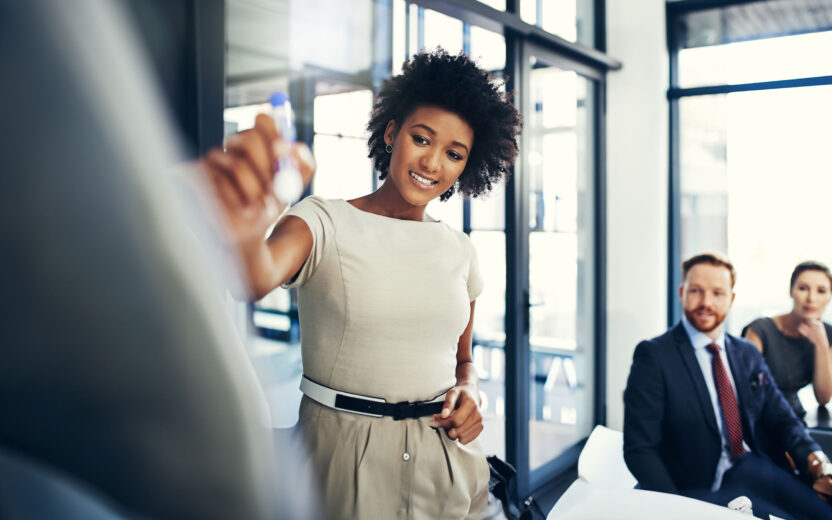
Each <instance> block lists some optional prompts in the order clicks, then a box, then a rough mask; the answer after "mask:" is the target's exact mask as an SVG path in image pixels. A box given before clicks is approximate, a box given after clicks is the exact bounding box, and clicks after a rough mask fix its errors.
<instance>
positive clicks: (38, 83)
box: [0, 0, 293, 519]
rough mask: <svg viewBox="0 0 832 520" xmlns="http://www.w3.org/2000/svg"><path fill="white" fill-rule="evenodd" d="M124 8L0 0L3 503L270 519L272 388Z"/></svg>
mask: <svg viewBox="0 0 832 520" xmlns="http://www.w3.org/2000/svg"><path fill="white" fill-rule="evenodd" d="M189 3H190V4H193V3H194V2H189ZM219 4H220V5H222V2H220V3H219ZM123 7H124V4H122V3H120V2H113V1H106V0H73V1H71V2H67V1H65V0H33V1H26V2H17V1H9V2H0V49H2V52H0V70H2V71H3V80H2V82H0V94H2V98H0V99H2V101H0V103H2V107H3V108H2V128H3V130H2V138H1V139H0V157H2V162H0V164H2V167H0V168H2V173H1V174H0V517H2V518H33V517H47V518H49V517H53V515H52V514H51V513H49V511H52V512H54V513H55V516H57V517H60V518H110V517H116V516H121V515H123V516H125V517H131V518H135V517H141V518H239V519H242V518H245V519H257V518H265V517H270V518H274V517H275V516H278V517H279V516H281V515H280V514H275V513H276V512H280V511H285V510H286V509H285V507H284V506H281V508H277V507H276V505H275V502H274V500H275V497H274V493H273V489H274V488H273V486H274V479H273V475H272V469H273V467H275V460H276V459H275V458H274V456H273V453H272V451H273V450H272V446H271V440H270V431H269V430H268V429H267V426H268V418H267V416H266V414H265V413H263V411H262V410H263V407H262V403H263V401H262V395H261V393H260V390H259V387H258V386H257V384H256V380H255V379H254V376H253V372H252V371H251V368H250V365H249V363H248V360H247V358H246V356H245V353H244V350H243V349H242V346H241V345H240V340H239V337H238V335H237V334H236V332H235V331H234V330H233V326H232V325H233V324H231V323H230V321H229V320H228V319H227V316H226V313H225V312H224V309H223V308H222V304H221V300H220V297H221V293H220V292H219V290H217V289H216V288H214V286H213V285H212V282H213V279H214V278H215V276H214V275H212V271H211V270H210V269H209V268H208V267H207V266H206V264H205V261H204V260H205V259H204V255H202V254H200V253H199V251H200V249H199V247H198V244H197V243H196V239H195V236H196V235H195V234H194V233H193V232H192V228H190V227H188V226H187V225H186V224H187V222H188V216H189V212H188V211H187V207H186V205H185V204H184V203H183V202H182V200H181V199H180V198H178V197H177V196H176V191H175V190H174V189H173V188H172V186H171V185H170V170H171V165H173V164H175V163H176V162H177V161H180V160H181V159H182V156H183V153H182V152H181V151H180V150H181V149H182V148H181V146H180V144H179V143H180V142H181V141H180V139H179V137H178V136H177V135H175V134H176V130H175V129H176V128H181V125H176V124H173V123H171V122H170V121H169V120H168V119H167V118H166V112H165V103H164V102H163V101H162V100H163V99H166V98H164V96H163V95H162V94H161V92H160V91H157V86H156V83H155V82H154V81H150V79H152V78H154V77H156V76H155V73H153V72H152V70H153V68H152V67H150V66H149V65H147V63H146V62H145V61H144V57H143V54H142V53H141V52H140V49H143V48H144V47H140V46H138V45H137V44H136V41H138V40H135V39H134V37H133V34H132V32H131V25H130V24H128V23H126V20H128V19H129V18H128V16H130V14H129V13H130V12H131V11H130V10H124V9H122V8H123ZM125 13H127V14H125ZM133 14H135V13H133ZM217 37H218V38H222V35H217ZM218 117H219V120H220V125H221V115H218ZM288 516H293V515H288Z"/></svg>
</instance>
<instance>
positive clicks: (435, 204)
mask: <svg viewBox="0 0 832 520" xmlns="http://www.w3.org/2000/svg"><path fill="white" fill-rule="evenodd" d="M425 211H426V212H427V214H428V215H430V216H431V217H433V218H435V219H436V220H441V221H442V222H444V223H445V224H448V225H449V226H451V227H452V228H454V229H458V230H460V231H462V196H461V195H460V194H459V193H455V194H454V196H453V197H451V198H450V199H448V200H446V201H445V202H442V201H440V200H439V199H434V200H432V201H430V202H429V203H428V207H427V208H426V210H425Z"/></svg>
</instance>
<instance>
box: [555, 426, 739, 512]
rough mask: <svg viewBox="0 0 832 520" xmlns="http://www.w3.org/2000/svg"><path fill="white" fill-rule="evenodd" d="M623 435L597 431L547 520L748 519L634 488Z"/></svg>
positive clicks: (589, 441)
mask: <svg viewBox="0 0 832 520" xmlns="http://www.w3.org/2000/svg"><path fill="white" fill-rule="evenodd" d="M635 485H636V479H635V477H633V475H632V473H630V471H629V470H628V469H627V465H626V464H625V462H624V437H623V435H622V434H621V432H619V431H616V430H611V429H609V428H606V427H604V426H596V427H595V429H594V430H593V431H592V433H591V434H590V436H589V439H587V441H586V445H585V446H584V449H583V450H582V451H581V455H580V457H579V458H578V479H577V480H576V481H575V482H573V483H572V485H571V486H569V489H567V490H566V492H565V493H564V494H563V496H561V498H560V500H558V502H557V503H556V504H555V507H553V508H552V510H551V511H550V512H549V516H548V517H547V520H644V519H652V518H673V519H674V520H700V519H702V518H707V519H709V520H748V519H749V518H750V517H749V516H748V515H745V514H742V513H738V512H736V511H731V510H730V509H728V508H725V507H720V506H716V505H713V504H708V503H706V502H701V501H699V500H693V499H691V498H686V497H682V496H678V495H669V494H667V493H657V492H655V491H645V490H641V489H634V486H635Z"/></svg>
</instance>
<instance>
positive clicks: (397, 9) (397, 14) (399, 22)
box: [391, 0, 407, 76]
mask: <svg viewBox="0 0 832 520" xmlns="http://www.w3.org/2000/svg"><path fill="white" fill-rule="evenodd" d="M406 24H407V6H406V4H405V1H404V0H393V52H392V55H393V56H392V57H393V60H392V64H393V70H392V71H391V73H392V74H391V75H393V76H396V75H398V74H399V73H400V72H401V71H402V63H404V62H405V60H406V59H407V26H406Z"/></svg>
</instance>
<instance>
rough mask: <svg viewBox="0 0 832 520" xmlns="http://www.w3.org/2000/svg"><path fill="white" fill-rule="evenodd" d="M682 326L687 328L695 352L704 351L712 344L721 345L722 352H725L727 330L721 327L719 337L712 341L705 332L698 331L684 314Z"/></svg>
mask: <svg viewBox="0 0 832 520" xmlns="http://www.w3.org/2000/svg"><path fill="white" fill-rule="evenodd" d="M682 326H683V327H684V328H685V332H687V333H688V338H690V344H691V345H693V350H694V351H697V350H703V349H704V348H705V347H707V346H708V345H710V344H711V343H716V344H717V345H719V348H720V350H721V351H723V352H725V330H724V329H723V328H722V325H720V326H719V336H717V338H716V339H711V338H710V337H708V335H706V334H705V333H704V332H701V331H699V330H697V329H696V327H694V326H693V325H691V324H690V322H689V321H688V318H687V316H685V315H684V314H682Z"/></svg>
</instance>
